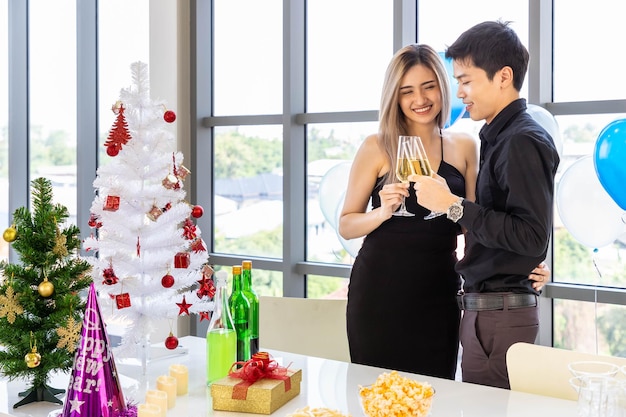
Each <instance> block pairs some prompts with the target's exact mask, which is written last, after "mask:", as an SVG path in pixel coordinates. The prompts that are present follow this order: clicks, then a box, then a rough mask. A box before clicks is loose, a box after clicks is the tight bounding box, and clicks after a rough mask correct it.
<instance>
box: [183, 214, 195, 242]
mask: <svg viewBox="0 0 626 417" xmlns="http://www.w3.org/2000/svg"><path fill="white" fill-rule="evenodd" d="M183 236H184V237H185V239H188V240H193V239H195V238H196V225H195V224H194V223H193V221H191V219H189V218H187V219H185V225H184V226H183Z"/></svg>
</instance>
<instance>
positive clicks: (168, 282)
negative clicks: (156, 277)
mask: <svg viewBox="0 0 626 417" xmlns="http://www.w3.org/2000/svg"><path fill="white" fill-rule="evenodd" d="M161 285H163V286H164V287H165V288H170V287H171V286H172V285H174V277H173V276H171V275H170V274H166V275H163V278H161Z"/></svg>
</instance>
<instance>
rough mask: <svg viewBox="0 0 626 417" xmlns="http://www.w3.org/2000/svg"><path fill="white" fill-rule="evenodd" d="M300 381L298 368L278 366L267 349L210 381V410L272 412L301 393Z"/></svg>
mask: <svg viewBox="0 0 626 417" xmlns="http://www.w3.org/2000/svg"><path fill="white" fill-rule="evenodd" d="M301 382H302V370H301V369H289V368H288V367H287V368H286V367H283V366H279V365H278V363H277V362H276V361H275V360H273V359H271V358H270V355H269V354H268V353H267V352H258V353H256V354H254V355H253V356H252V359H250V360H249V361H246V362H236V363H234V364H233V367H232V368H231V371H230V373H229V376H227V377H224V378H222V379H220V380H217V381H215V382H214V383H213V384H211V397H212V398H213V409H214V410H224V411H237V412H243V413H256V414H271V413H273V412H274V411H276V410H277V409H279V408H280V407H282V406H283V405H285V404H286V403H287V401H289V400H291V399H292V398H294V397H295V396H296V395H298V394H300V383H301Z"/></svg>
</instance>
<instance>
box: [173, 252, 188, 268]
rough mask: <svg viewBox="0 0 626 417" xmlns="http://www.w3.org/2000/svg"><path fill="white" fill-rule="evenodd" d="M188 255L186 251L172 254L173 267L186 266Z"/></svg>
mask: <svg viewBox="0 0 626 417" xmlns="http://www.w3.org/2000/svg"><path fill="white" fill-rule="evenodd" d="M189 262H190V257H189V253H188V252H178V253H177V254H176V255H174V268H188V267H189Z"/></svg>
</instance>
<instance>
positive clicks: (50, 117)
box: [29, 0, 77, 224]
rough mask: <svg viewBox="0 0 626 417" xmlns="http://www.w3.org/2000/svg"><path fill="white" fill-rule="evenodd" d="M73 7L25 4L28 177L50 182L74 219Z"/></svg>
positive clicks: (39, 0)
mask: <svg viewBox="0 0 626 417" xmlns="http://www.w3.org/2000/svg"><path fill="white" fill-rule="evenodd" d="M75 11H76V8H75V2H73V1H71V0H59V1H55V2H49V1H46V0H31V1H30V3H29V20H30V25H29V28H30V34H29V37H30V43H29V68H30V80H29V81H30V149H31V151H30V155H29V157H30V177H31V179H34V178H38V177H46V178H48V179H50V181H51V182H52V190H53V193H54V199H55V201H56V202H59V203H62V204H63V205H64V206H66V207H67V208H68V210H69V213H70V217H69V218H68V220H67V221H68V222H69V223H71V224H76V143H77V140H76V13H75Z"/></svg>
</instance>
